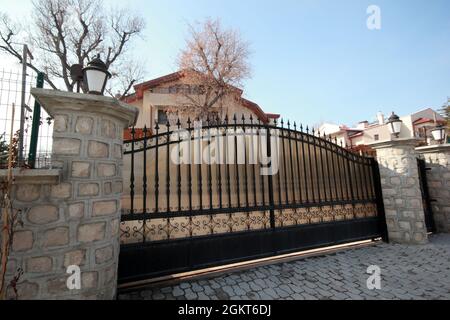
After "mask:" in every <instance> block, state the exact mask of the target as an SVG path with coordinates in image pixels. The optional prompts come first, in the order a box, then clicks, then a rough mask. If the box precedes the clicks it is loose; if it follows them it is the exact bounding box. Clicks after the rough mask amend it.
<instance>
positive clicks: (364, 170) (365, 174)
mask: <svg viewBox="0 0 450 320" xmlns="http://www.w3.org/2000/svg"><path fill="white" fill-rule="evenodd" d="M363 157H364V158H363V164H362V168H361V170H362V176H363V184H364V193H365V194H364V199H365V200H368V199H369V189H368V186H367V170H366V169H367V158H366V157H365V156H364V155H363Z"/></svg>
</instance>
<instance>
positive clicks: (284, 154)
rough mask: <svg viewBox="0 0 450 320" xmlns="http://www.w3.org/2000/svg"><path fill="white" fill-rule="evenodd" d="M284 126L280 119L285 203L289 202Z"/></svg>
mask: <svg viewBox="0 0 450 320" xmlns="http://www.w3.org/2000/svg"><path fill="white" fill-rule="evenodd" d="M284 133H285V128H284V122H283V119H281V140H282V142H283V143H282V146H283V171H284V191H285V194H286V197H285V199H286V204H289V187H288V181H287V180H288V173H287V165H286V160H287V159H286V158H287V157H286V146H285V142H284V140H285V138H286V136H285V134H284ZM280 203H281V199H280Z"/></svg>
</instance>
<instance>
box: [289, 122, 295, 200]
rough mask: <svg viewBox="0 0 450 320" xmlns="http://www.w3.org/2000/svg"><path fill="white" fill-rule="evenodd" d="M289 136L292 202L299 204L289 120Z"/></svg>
mask: <svg viewBox="0 0 450 320" xmlns="http://www.w3.org/2000/svg"><path fill="white" fill-rule="evenodd" d="M287 125H288V134H289V136H288V137H289V159H290V163H291V175H290V178H291V188H292V201H293V203H294V204H297V201H296V196H295V175H294V161H293V159H292V137H291V124H290V122H289V120H288V123H287Z"/></svg>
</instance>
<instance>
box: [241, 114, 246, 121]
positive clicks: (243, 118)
mask: <svg viewBox="0 0 450 320" xmlns="http://www.w3.org/2000/svg"><path fill="white" fill-rule="evenodd" d="M241 119H242V123H244V122H245V116H244V114H242V118H241Z"/></svg>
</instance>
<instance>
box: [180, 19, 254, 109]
mask: <svg viewBox="0 0 450 320" xmlns="http://www.w3.org/2000/svg"><path fill="white" fill-rule="evenodd" d="M189 31H190V34H189V37H188V39H187V40H186V48H185V49H184V50H182V51H181V54H180V57H179V61H178V65H179V68H180V69H181V70H184V71H185V72H186V81H187V83H188V84H189V85H190V89H189V90H188V92H184V96H185V97H186V99H187V100H188V101H189V102H190V103H189V104H190V105H191V107H196V108H198V109H199V110H200V113H201V114H202V115H204V114H208V113H209V112H210V111H211V107H213V106H215V105H219V106H221V103H222V100H223V99H224V98H225V97H226V96H227V95H230V94H236V93H239V94H238V95H239V96H240V94H242V91H241V90H240V89H238V88H242V86H243V80H245V79H247V78H249V77H250V73H251V72H250V65H249V62H248V58H249V55H250V52H249V43H248V42H245V41H243V40H242V38H241V36H240V34H239V32H238V31H236V30H233V29H223V27H222V25H221V22H220V21H219V20H211V19H207V20H206V21H204V22H203V23H200V24H199V23H197V25H196V26H193V25H189Z"/></svg>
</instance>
